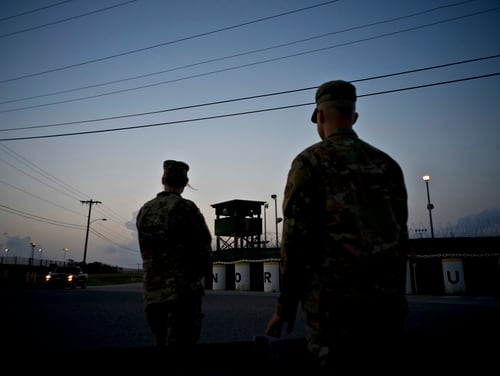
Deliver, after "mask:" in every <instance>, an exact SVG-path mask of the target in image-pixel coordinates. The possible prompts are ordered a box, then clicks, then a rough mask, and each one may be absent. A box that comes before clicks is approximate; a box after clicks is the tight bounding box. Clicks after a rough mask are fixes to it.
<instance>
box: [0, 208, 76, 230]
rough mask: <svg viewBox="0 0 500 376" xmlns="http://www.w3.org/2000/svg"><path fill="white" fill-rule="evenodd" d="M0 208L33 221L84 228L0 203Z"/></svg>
mask: <svg viewBox="0 0 500 376" xmlns="http://www.w3.org/2000/svg"><path fill="white" fill-rule="evenodd" d="M0 210H3V211H6V212H8V213H11V214H15V215H18V216H21V217H24V218H27V219H31V220H33V221H38V222H44V223H48V224H51V225H55V226H61V227H67V228H73V229H78V230H83V229H84V228H85V227H84V226H82V225H77V224H74V223H67V222H62V221H57V220H54V219H50V218H45V217H40V216H38V215H35V214H30V213H26V212H23V211H21V210H16V209H13V208H11V207H8V206H5V205H1V204H0Z"/></svg>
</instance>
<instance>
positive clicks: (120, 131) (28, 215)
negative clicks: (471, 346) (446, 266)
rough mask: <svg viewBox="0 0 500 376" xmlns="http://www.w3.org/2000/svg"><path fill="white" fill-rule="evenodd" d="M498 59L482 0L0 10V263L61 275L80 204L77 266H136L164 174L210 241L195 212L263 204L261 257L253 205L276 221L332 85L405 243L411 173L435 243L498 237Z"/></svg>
mask: <svg viewBox="0 0 500 376" xmlns="http://www.w3.org/2000/svg"><path fill="white" fill-rule="evenodd" d="M499 41H500V2H499V1H498V0H475V1H453V0H421V1H401V0H379V1H373V0H338V1H326V2H321V1H305V0H286V1H285V0H254V1H240V0H227V1H221V0H216V1H204V0H198V1H192V0H185V1H165V0H137V1H120V0H99V1H98V0H73V1H60V0H50V1H49V0H36V1H35V0H23V1H14V0H10V1H9V0H6V1H1V2H0V51H1V56H2V58H1V59H0V195H1V196H0V230H1V237H0V247H1V250H2V253H3V254H7V252H5V249H9V252H8V256H19V257H29V256H30V254H31V246H30V243H31V242H33V241H34V242H36V243H37V246H36V248H37V250H38V249H43V251H42V252H41V253H39V254H37V255H36V258H37V259H38V258H39V257H41V258H46V259H54V260H62V259H63V257H64V258H66V259H74V260H76V261H81V260H82V259H83V249H84V242H85V229H86V223H87V216H88V211H89V205H88V204H86V203H85V202H88V201H90V200H92V201H98V202H100V204H95V205H93V206H92V211H91V221H92V223H91V231H90V235H89V241H88V254H87V262H94V261H99V262H103V263H106V264H110V265H117V266H122V267H133V268H135V267H137V266H138V265H139V264H140V263H141V258H140V252H139V246H138V242H137V233H136V228H135V217H136V215H137V211H138V210H139V208H140V207H141V206H142V205H143V203H144V202H146V201H148V200H150V199H151V198H153V197H154V196H155V195H156V194H157V193H158V192H160V191H161V190H162V189H163V187H162V185H161V175H162V163H163V161H164V160H165V159H177V160H183V161H185V162H187V163H188V164H189V165H190V167H191V168H190V172H189V175H190V185H191V186H192V188H186V190H185V192H184V194H183V195H184V197H186V198H188V199H191V200H193V201H194V202H195V203H196V204H197V205H198V206H199V207H200V209H201V210H202V212H203V214H204V216H205V219H206V221H207V223H208V225H209V227H210V229H211V230H212V232H213V230H214V221H215V210H214V209H213V208H212V207H211V205H213V204H216V203H220V202H224V201H230V200H234V199H242V200H255V201H267V202H268V203H269V205H270V206H269V209H268V210H267V211H266V214H267V217H266V219H267V220H266V223H267V233H268V235H267V238H268V239H270V240H272V241H274V240H273V239H275V236H276V234H275V227H274V220H275V213H274V205H275V201H274V200H273V199H272V198H271V195H272V194H276V195H277V200H276V204H277V208H278V217H279V216H281V204H282V198H283V192H284V186H285V181H286V176H287V173H288V170H289V168H290V164H291V161H292V159H293V158H294V157H295V155H296V154H298V153H299V152H300V151H301V150H303V149H304V148H306V147H307V146H309V145H310V144H312V143H315V142H317V141H319V138H318V135H317V133H316V126H315V125H314V124H313V123H311V121H310V117H311V113H312V111H313V109H314V93H315V90H316V88H317V87H318V86H319V85H320V84H322V83H323V82H326V81H330V80H335V79H344V80H347V81H351V82H353V83H354V84H355V85H356V87H357V90H358V96H359V99H358V102H357V109H358V112H359V119H358V122H357V123H356V124H355V127H354V129H355V131H356V132H357V133H358V135H359V136H360V137H361V138H362V139H363V140H365V141H367V142H369V143H371V144H373V145H375V146H377V147H379V148H381V149H382V150H384V151H386V152H387V153H389V154H390V155H391V156H393V157H394V159H396V160H397V161H398V162H399V163H400V165H401V167H402V169H403V172H404V175H405V180H406V185H407V190H408V196H409V201H408V205H409V221H408V226H409V228H410V236H411V237H416V236H418V235H417V233H416V232H415V230H422V229H427V232H426V233H425V234H424V235H423V236H429V235H430V231H429V212H428V211H427V194H426V186H425V183H424V181H423V180H422V176H423V175H430V176H431V181H430V183H429V188H430V198H431V201H432V203H433V204H434V206H435V208H434V210H432V216H433V222H434V232H435V234H436V236H438V237H444V236H471V235H499V229H500V219H499V217H500V215H499V213H500V189H499V187H500V165H499V161H500V148H499V146H498V144H499V140H500V120H499V119H500V43H499ZM82 201H84V203H82ZM102 218H106V219H107V221H102V220H101V219H102ZM278 229H279V231H281V225H279V226H278ZM214 237H215V234H214ZM65 248H67V249H68V250H67V252H64V251H63V249H65Z"/></svg>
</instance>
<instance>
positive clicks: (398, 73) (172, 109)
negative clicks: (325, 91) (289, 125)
mask: <svg viewBox="0 0 500 376" xmlns="http://www.w3.org/2000/svg"><path fill="white" fill-rule="evenodd" d="M498 57H500V54H498V55H490V56H483V57H478V58H473V59H468V60H460V61H455V62H451V63H445V64H439V65H433V66H427V67H423V68H416V69H409V70H405V71H399V72H395V73H387V74H384V75H379V76H372V77H368V78H364V79H359V80H356V82H362V81H371V80H376V79H381V78H388V77H395V76H400V75H404V74H410V73H417V72H423V71H427V70H433V69H439V68H445V67H450V66H454V65H460V64H467V63H472V62H477V61H483V60H489V59H496V58H498ZM313 89H316V87H315V86H311V87H306V88H300V89H292V90H285V91H279V92H273V93H265V94H258V95H252V96H247V97H239V98H233V99H225V100H220V101H214V102H207V103H201V104H194V105H188V106H181V107H174V108H169V109H163V110H157V111H148V112H141V113H136V114H127V115H117V116H109V117H103V118H95V119H86V120H77V121H71V122H63V123H52V124H43V125H32V126H27V127H17V128H6V129H0V132H7V131H18V130H26V129H36V128H48V127H58V126H62V125H75V124H84V123H93V122H101V121H108V120H117V119H124V118H131V117H138V116H146V115H156V114H160V113H165V112H172V111H180V110H187V109H192V108H200V107H206V106H214V105H219V104H227V103H233V102H240V101H245V100H251V99H259V98H266V97H272V96H278V95H284V94H291V93H298V92H301V91H307V90H313Z"/></svg>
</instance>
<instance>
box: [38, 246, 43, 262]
mask: <svg viewBox="0 0 500 376" xmlns="http://www.w3.org/2000/svg"><path fill="white" fill-rule="evenodd" d="M42 252H43V249H42V248H40V249H38V254H39V256H40V260H41V259H42Z"/></svg>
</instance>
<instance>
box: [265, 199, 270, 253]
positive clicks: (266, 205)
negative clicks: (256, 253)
mask: <svg viewBox="0 0 500 376" xmlns="http://www.w3.org/2000/svg"><path fill="white" fill-rule="evenodd" d="M267 208H269V204H268V203H267V202H266V203H264V248H266V247H267V226H266V209H267Z"/></svg>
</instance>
